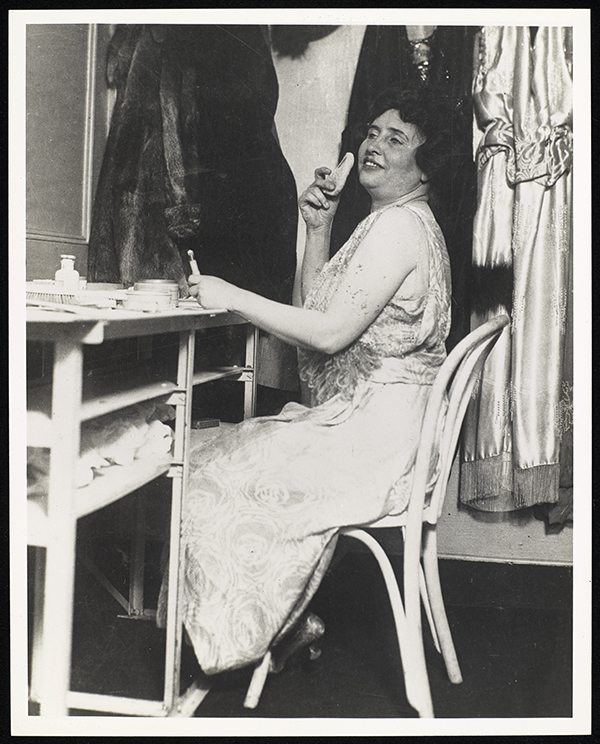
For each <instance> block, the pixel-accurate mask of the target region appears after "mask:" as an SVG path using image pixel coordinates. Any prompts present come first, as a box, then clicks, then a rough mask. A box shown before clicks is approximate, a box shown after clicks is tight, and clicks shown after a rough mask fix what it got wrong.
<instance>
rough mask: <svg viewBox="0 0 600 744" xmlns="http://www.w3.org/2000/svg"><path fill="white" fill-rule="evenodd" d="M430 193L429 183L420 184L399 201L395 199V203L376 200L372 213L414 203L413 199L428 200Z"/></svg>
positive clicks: (373, 203)
mask: <svg viewBox="0 0 600 744" xmlns="http://www.w3.org/2000/svg"><path fill="white" fill-rule="evenodd" d="M428 193H429V184H428V183H419V184H418V185H417V186H415V188H414V189H413V190H412V191H409V192H408V193H406V194H403V195H402V196H399V197H398V198H397V199H394V200H393V201H385V202H382V203H381V202H377V201H376V200H373V201H372V202H371V212H377V211H378V210H380V209H384V208H385V207H390V206H391V205H392V204H395V205H398V204H406V202H409V201H413V199H427V195H428Z"/></svg>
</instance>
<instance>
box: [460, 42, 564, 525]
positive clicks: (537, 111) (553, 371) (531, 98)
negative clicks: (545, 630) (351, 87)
mask: <svg viewBox="0 0 600 744" xmlns="http://www.w3.org/2000/svg"><path fill="white" fill-rule="evenodd" d="M570 33H571V31H570V29H562V28H558V27H557V28H540V29H539V30H538V32H537V35H536V37H535V43H534V45H532V44H531V41H530V31H529V29H528V28H525V27H523V28H513V27H486V28H484V29H483V30H482V32H481V36H480V40H479V45H478V60H477V69H476V75H475V80H474V107H475V113H476V118H477V124H478V127H479V130H480V132H481V140H480V143H479V147H478V150H477V166H478V210H477V214H476V217H475V222H474V238H473V265H474V268H473V275H474V278H475V279H476V284H475V286H474V289H475V293H476V296H475V298H474V310H475V312H474V314H473V320H472V323H473V327H476V326H478V325H480V324H481V323H483V322H484V321H485V320H487V319H488V318H489V317H491V316H493V315H495V314H497V313H504V312H506V311H507V310H508V311H510V310H512V327H511V329H510V330H508V329H507V330H505V331H504V333H503V335H502V336H501V338H500V340H499V342H498V343H497V344H496V346H495V348H494V350H493V351H492V354H491V355H490V358H489V360H488V363H487V365H486V368H485V371H484V374H483V376H482V379H481V385H480V390H479V394H478V397H477V398H476V400H475V401H474V402H473V403H472V405H471V406H470V408H469V410H468V412H467V419H466V425H465V428H464V461H463V464H462V468H461V489H460V493H461V498H462V501H463V502H464V503H467V504H469V505H471V506H475V507H477V508H479V509H483V510H486V511H510V510H513V509H518V508H522V507H526V506H531V505H533V504H538V503H555V502H557V501H558V499H559V485H560V482H561V464H560V459H561V448H562V450H563V459H564V460H565V459H568V447H569V445H568V442H567V440H565V447H567V449H565V447H562V439H563V436H564V434H565V433H566V431H567V430H568V429H569V426H570V415H571V407H572V401H571V390H572V382H571V379H572V372H571V363H570V361H569V359H568V355H569V354H570V342H569V341H568V338H569V336H570V333H571V331H570V330H569V326H570V322H571V321H570V318H569V315H570V312H571V311H570V297H569V295H570V291H571V289H570V287H571V252H572V226H571V210H572V176H571V164H572V133H571V116H572V99H571V96H572V80H571V74H570V69H569V67H570V61H569V47H570ZM511 294H512V297H511ZM566 341H567V343H566ZM565 354H566V355H567V357H565ZM565 475H566V473H565ZM563 483H564V480H563ZM564 484H565V483H564ZM565 485H566V484H565Z"/></svg>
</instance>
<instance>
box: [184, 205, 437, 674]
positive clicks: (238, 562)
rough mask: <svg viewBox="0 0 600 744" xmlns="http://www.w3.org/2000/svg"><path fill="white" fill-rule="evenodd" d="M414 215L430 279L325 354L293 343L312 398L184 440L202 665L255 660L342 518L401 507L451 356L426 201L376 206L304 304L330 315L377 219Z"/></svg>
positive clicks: (208, 668)
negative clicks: (398, 212)
mask: <svg viewBox="0 0 600 744" xmlns="http://www.w3.org/2000/svg"><path fill="white" fill-rule="evenodd" d="M388 209H403V210H409V211H410V212H411V213H412V214H413V215H414V216H415V217H416V218H417V220H418V223H420V225H421V227H422V230H423V235H424V237H423V240H421V241H420V243H421V244H422V245H423V250H422V251H421V256H420V261H422V262H424V263H422V264H421V266H424V267H425V271H426V272H427V274H426V275H428V278H429V281H428V289H427V291H426V292H425V294H423V295H422V296H420V297H418V298H417V299H414V298H412V299H403V293H405V292H406V289H405V288H403V287H400V289H399V290H398V292H397V293H396V294H395V295H394V297H393V298H392V299H391V300H390V302H389V303H388V305H387V306H386V307H385V308H384V309H383V311H382V312H381V313H380V315H379V316H378V317H377V319H376V320H375V321H374V322H373V324H372V325H371V326H370V327H369V328H368V329H367V330H366V331H365V332H364V333H363V334H362V335H361V336H360V338H359V339H358V340H357V341H356V342H354V343H353V344H352V345H351V346H350V347H348V348H347V349H345V350H343V351H342V352H340V353H337V354H334V355H332V356H328V355H324V354H321V353H316V352H301V354H300V370H301V375H302V377H303V378H304V379H305V380H306V381H307V383H308V384H309V386H311V388H312V393H313V398H314V403H315V405H314V406H313V407H311V408H307V407H305V406H302V405H300V404H297V403H289V404H288V405H286V406H285V407H284V408H283V410H282V411H281V413H280V414H278V415H276V416H268V417H261V418H255V419H251V420H247V421H244V422H242V423H241V424H238V425H236V426H235V427H232V428H230V429H228V430H224V431H223V432H221V433H220V434H218V435H217V436H216V437H215V438H214V439H212V440H211V441H209V442H208V443H204V444H203V445H201V446H198V447H197V448H192V451H191V459H190V477H189V488H188V491H187V494H186V498H185V503H184V514H183V527H182V530H183V534H182V539H183V572H184V588H183V608H182V609H183V620H184V624H185V627H186V630H187V632H188V635H189V637H190V639H191V641H192V644H193V646H194V650H195V653H196V656H197V658H198V662H199V663H200V666H201V667H202V669H203V670H204V672H206V673H207V674H212V673H216V672H220V671H223V670H226V669H233V668H236V667H240V666H243V665H245V664H248V663H249V662H253V661H256V660H258V659H259V658H260V657H261V656H262V655H263V654H264V653H265V651H267V649H268V648H269V646H270V645H271V644H272V643H273V642H274V641H277V640H278V639H279V638H280V637H281V636H282V635H283V634H284V633H285V632H286V631H287V630H288V629H289V628H290V627H291V626H292V625H293V623H294V622H295V621H296V620H297V619H298V617H299V616H300V614H301V613H302V611H303V610H304V609H305V608H306V605H307V604H308V602H309V600H310V598H311V597H312V595H313V594H314V592H315V591H316V589H317V587H318V585H319V583H320V581H321V579H322V577H323V574H324V572H325V570H326V569H327V566H328V564H329V562H330V560H331V557H332V554H333V551H334V548H335V544H336V540H337V535H338V531H339V529H340V528H341V527H344V526H348V525H354V524H362V523H365V522H370V521H373V520H376V519H377V518H379V517H381V516H383V515H385V514H389V513H398V512H400V511H402V510H403V509H405V508H406V504H407V501H408V498H409V493H410V487H411V480H412V473H413V468H414V461H415V455H416V449H417V446H418V441H419V433H420V429H421V422H422V418H423V412H424V409H425V405H426V402H427V398H428V395H429V391H430V385H431V383H432V382H433V380H434V378H435V375H436V372H437V370H438V368H439V366H440V364H441V363H442V362H443V360H444V358H445V348H444V341H445V338H446V336H447V334H448V331H449V325H450V278H449V277H450V270H449V261H448V256H447V253H446V248H445V244H444V239H443V237H442V234H441V231H440V229H439V227H438V225H437V223H436V222H435V220H434V218H433V216H432V214H431V211H430V209H429V206H428V204H427V200H426V198H424V197H423V196H422V195H421V196H417V198H411V199H409V200H408V201H407V200H406V198H405V199H404V200H400V201H399V202H395V203H394V204H392V205H389V206H387V207H385V208H384V209H382V210H379V211H376V212H373V213H371V214H370V215H369V216H368V217H367V218H366V219H365V220H364V221H363V222H362V223H361V224H360V225H359V226H358V227H357V229H356V230H355V232H354V234H353V235H352V236H351V237H350V239H349V240H348V242H347V243H346V244H345V245H344V246H343V248H341V249H340V251H339V252H338V253H337V254H336V255H335V256H334V257H333V258H332V260H331V261H329V263H328V264H327V265H326V266H325V267H324V269H323V270H322V272H321V273H320V275H319V277H318V279H317V281H316V283H315V286H314V287H313V290H312V292H311V294H310V295H309V297H308V298H307V301H306V303H305V306H306V307H310V308H315V309H317V310H324V309H325V308H326V306H327V303H328V302H329V300H330V298H331V297H332V296H333V295H334V293H335V291H336V288H337V287H338V286H339V283H340V281H341V280H342V278H343V276H344V272H345V270H346V267H347V266H348V262H349V261H350V259H351V258H352V255H353V254H354V252H355V250H356V248H357V247H358V246H359V245H360V243H361V241H362V239H363V238H364V236H365V235H366V234H367V232H368V231H369V230H370V229H371V227H372V226H373V224H374V223H375V221H376V220H377V219H379V217H380V216H381V214H382V213H383V212H384V211H386V210H388Z"/></svg>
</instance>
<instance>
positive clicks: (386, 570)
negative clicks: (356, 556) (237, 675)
mask: <svg viewBox="0 0 600 744" xmlns="http://www.w3.org/2000/svg"><path fill="white" fill-rule="evenodd" d="M509 322H510V321H509V318H508V317H507V316H506V315H500V316H498V317H496V318H493V319H492V320H489V321H487V322H486V323H484V324H483V325H481V326H479V327H478V328H476V329H475V330H474V331H472V332H471V333H470V334H469V335H468V336H466V338H464V339H463V340H462V341H461V342H460V343H458V344H457V345H456V347H455V348H454V349H453V350H452V351H451V352H450V354H449V355H448V357H447V358H446V360H445V362H444V364H443V365H442V366H441V368H440V371H439V372H438V375H437V377H436V379H435V382H434V384H433V386H432V389H431V394H430V397H429V400H428V403H427V408H426V411H425V416H424V418H423V425H422V428H421V439H420V444H419V450H418V453H417V459H416V463H415V472H414V481H413V486H412V493H411V498H410V502H409V505H408V508H407V509H406V511H405V512H403V513H402V514H400V515H398V516H389V517H384V518H383V519H380V520H378V521H377V522H374V523H371V524H366V525H359V526H354V527H347V528H344V529H343V530H341V534H342V535H346V536H348V537H352V538H355V539H357V540H360V541H361V542H362V543H363V544H364V545H366V546H367V547H368V548H369V550H370V551H371V552H372V553H373V555H374V556H375V558H376V559H377V562H378V564H379V567H380V569H381V572H382V574H383V578H384V581H385V584H386V588H387V591H388V595H389V599H390V603H391V606H392V611H393V615H394V622H395V626H396V634H397V637H398V645H399V649H400V657H401V661H402V670H403V673H404V684H405V689H406V697H407V699H408V702H409V703H410V704H411V705H412V706H413V708H415V710H416V711H417V712H418V714H419V716H420V717H421V718H432V717H433V703H432V699H431V690H430V687H429V677H428V674H427V667H426V664H425V653H424V647H423V634H422V628H421V601H422V602H423V605H424V608H425V614H426V616H427V619H428V621H429V625H430V628H431V633H432V636H433V641H434V645H435V647H436V649H437V651H438V652H439V653H441V654H442V657H443V659H444V662H445V665H446V671H447V673H448V677H449V679H450V681H451V682H453V683H455V684H459V683H460V682H462V675H461V671H460V667H459V664H458V659H457V657H456V651H455V649H454V643H453V641H452V634H451V632H450V626H449V624H448V618H447V616H446V610H445V607H444V600H443V597H442V590H441V586H440V577H439V572H438V555H437V534H436V526H437V521H438V519H439V517H440V515H441V512H442V507H443V502H444V496H445V494H446V488H447V485H448V480H449V478H450V470H451V468H452V463H453V461H454V457H455V454H456V449H457V445H458V439H459V435H460V430H461V427H462V422H463V419H464V415H465V412H466V409H467V405H468V403H469V400H470V398H471V397H472V395H473V392H474V389H475V386H476V385H477V384H478V383H479V380H480V379H481V371H482V368H483V365H484V364H485V360H486V359H487V357H488V355H489V353H490V351H491V350H492V348H493V346H494V344H495V343H496V341H497V340H498V338H499V336H500V334H501V333H502V331H503V329H504V328H505V326H507V325H508V323H509ZM438 453H439V455H438ZM438 457H439V459H438ZM436 464H437V470H438V472H439V475H438V477H437V480H436V482H435V485H434V486H433V489H432V490H430V491H428V490H427V485H428V482H429V481H430V476H431V472H432V470H433V467H435V466H436ZM388 527H394V528H399V531H400V535H401V537H402V539H403V540H404V566H403V575H402V581H401V583H402V585H403V590H404V602H403V601H402V597H401V594H400V589H399V586H398V583H399V582H398V580H397V578H396V576H395V574H394V570H393V568H392V565H391V563H390V560H389V558H388V557H387V555H386V553H385V551H384V550H383V548H382V547H381V545H380V544H379V542H378V541H377V540H376V539H375V538H374V537H373V536H372V535H371V534H369V532H367V531H366V530H367V529H368V530H376V529H380V528H388ZM270 664H271V652H270V651H268V652H267V653H266V654H265V656H264V657H263V659H262V661H261V662H259V664H258V665H257V666H256V668H255V670H254V674H253V677H252V680H251V682H250V686H249V688H248V693H247V695H246V701H245V702H244V705H245V706H246V707H247V708H254V707H256V705H257V704H258V701H259V699H260V695H261V692H262V688H263V686H264V683H265V680H266V677H267V674H268V672H269V667H270Z"/></svg>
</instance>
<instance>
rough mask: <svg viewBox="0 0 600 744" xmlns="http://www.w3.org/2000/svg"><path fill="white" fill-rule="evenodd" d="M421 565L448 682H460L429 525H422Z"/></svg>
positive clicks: (435, 537)
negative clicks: (423, 570)
mask: <svg viewBox="0 0 600 744" xmlns="http://www.w3.org/2000/svg"><path fill="white" fill-rule="evenodd" d="M423 567H424V569H425V580H426V583H427V591H428V594H429V599H430V602H431V611H432V614H433V618H434V622H435V627H436V629H437V632H438V635H439V640H440V645H441V648H442V656H443V658H444V663H445V664H446V670H447V672H448V678H449V679H450V682H452V683H453V684H455V685H457V684H460V683H461V682H462V674H461V671H460V666H459V664H458V659H457V657H456V649H455V648H454V642H453V640H452V633H451V631H450V625H449V624H448V617H447V615H446V608H445V607H444V598H443V596H442V587H441V585H440V574H439V570H438V557H437V535H436V532H435V527H431V526H429V525H424V526H423Z"/></svg>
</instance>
